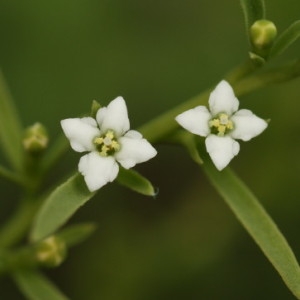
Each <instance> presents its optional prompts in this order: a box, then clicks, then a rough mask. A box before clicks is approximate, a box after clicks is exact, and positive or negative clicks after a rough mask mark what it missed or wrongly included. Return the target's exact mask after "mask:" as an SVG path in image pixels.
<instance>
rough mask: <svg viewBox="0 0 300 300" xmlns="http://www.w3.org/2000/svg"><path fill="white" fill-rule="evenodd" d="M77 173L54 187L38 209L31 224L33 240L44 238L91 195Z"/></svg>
mask: <svg viewBox="0 0 300 300" xmlns="http://www.w3.org/2000/svg"><path fill="white" fill-rule="evenodd" d="M94 194H95V193H91V192H90V191H89V190H88V189H87V187H86V184H85V182H84V180H83V177H82V176H81V175H80V174H79V173H78V174H76V175H74V176H72V177H71V178H70V179H69V180H67V181H66V182H64V183H63V184H62V185H60V186H59V187H58V188H56V189H55V190H54V191H53V192H52V193H51V194H50V196H49V197H48V198H47V199H46V201H45V203H44V204H43V205H42V207H41V209H40V210H39V212H38V214H37V217H36V220H35V222H34V224H33V228H32V232H31V238H32V240H33V241H37V240H40V239H42V238H45V237H46V236H47V235H49V234H51V233H53V232H54V231H55V230H57V229H58V228H59V227H60V226H62V225H63V224H64V223H65V222H66V221H67V220H68V219H69V218H70V217H71V216H72V215H73V214H74V213H75V212H76V211H77V210H78V209H79V208H80V207H81V206H82V205H83V204H85V203H86V202H87V201H88V200H89V199H91V198H92V197H93V195H94Z"/></svg>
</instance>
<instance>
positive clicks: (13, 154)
mask: <svg viewBox="0 0 300 300" xmlns="http://www.w3.org/2000/svg"><path fill="white" fill-rule="evenodd" d="M22 134H23V132H22V127H21V122H20V120H19V117H18V114H17V111H16V108H15V105H14V103H13V100H12V97H11V95H10V93H9V91H8V88H7V86H6V83H5V80H4V77H3V75H2V72H1V71H0V147H1V148H2V150H3V152H4V153H5V155H6V156H7V158H8V159H9V161H10V163H11V165H12V166H13V167H14V168H15V169H16V170H21V169H22V164H23V151H22V144H21V141H22Z"/></svg>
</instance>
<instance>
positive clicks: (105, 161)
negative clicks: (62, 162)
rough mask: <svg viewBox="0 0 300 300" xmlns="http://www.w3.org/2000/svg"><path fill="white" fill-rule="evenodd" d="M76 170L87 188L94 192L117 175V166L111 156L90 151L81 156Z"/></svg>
mask: <svg viewBox="0 0 300 300" xmlns="http://www.w3.org/2000/svg"><path fill="white" fill-rule="evenodd" d="M78 170H79V172H80V173H81V174H82V175H83V176H84V180H85V182H86V185H87V187H88V189H89V190H90V191H91V192H94V191H96V190H98V189H100V188H101V187H102V186H104V185H105V184H107V183H108V182H112V181H113V180H114V179H115V178H116V177H117V175H118V172H119V166H118V164H117V162H116V161H115V159H114V158H113V157H112V156H109V157H102V156H101V155H99V154H98V153H97V152H91V153H89V154H86V155H84V156H82V157H81V159H80V161H79V164H78Z"/></svg>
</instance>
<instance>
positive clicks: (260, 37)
mask: <svg viewBox="0 0 300 300" xmlns="http://www.w3.org/2000/svg"><path fill="white" fill-rule="evenodd" d="M276 35H277V29H276V26H275V24H274V23H273V22H271V21H269V20H258V21H256V22H255V23H254V24H253V25H252V26H251V27H250V39H251V43H252V45H253V47H254V49H255V50H256V51H255V52H257V53H258V54H260V55H262V54H264V53H260V52H261V50H266V49H270V47H271V46H272V44H273V42H274V40H275V38H276Z"/></svg>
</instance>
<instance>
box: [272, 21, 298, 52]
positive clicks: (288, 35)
mask: <svg viewBox="0 0 300 300" xmlns="http://www.w3.org/2000/svg"><path fill="white" fill-rule="evenodd" d="M299 37H300V20H298V21H296V22H294V23H293V24H292V25H290V26H289V27H288V28H287V29H286V30H285V31H284V32H283V33H282V34H281V35H280V36H279V37H278V38H277V40H276V41H275V44H274V46H273V47H272V50H271V53H270V56H271V57H274V56H277V55H280V54H281V53H283V52H284V51H285V50H286V49H287V48H288V47H290V46H291V45H292V44H293V43H294V42H295V41H296V40H297V39H298V38H299Z"/></svg>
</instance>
